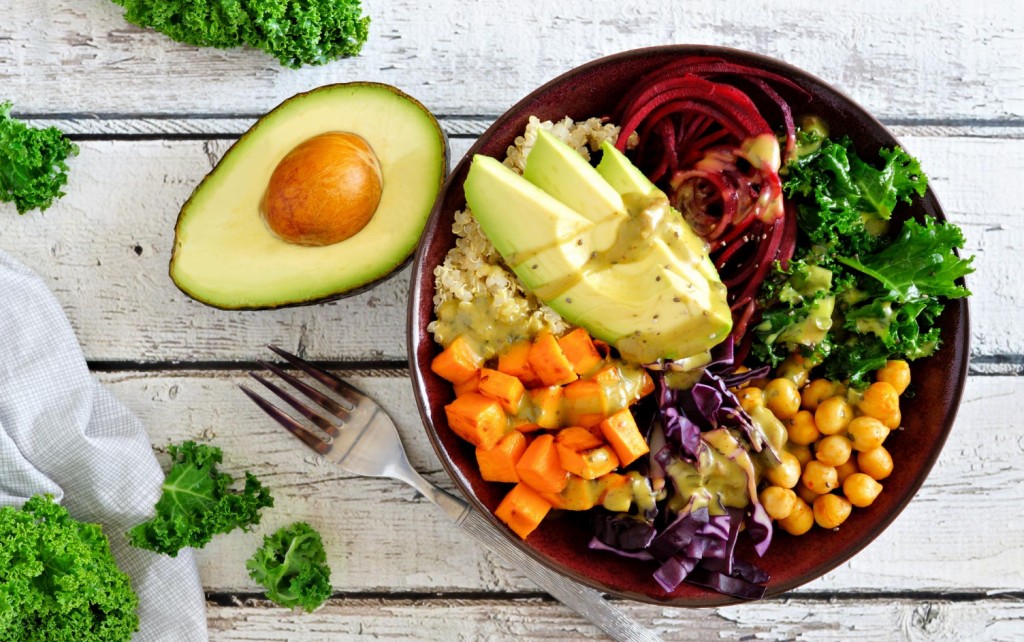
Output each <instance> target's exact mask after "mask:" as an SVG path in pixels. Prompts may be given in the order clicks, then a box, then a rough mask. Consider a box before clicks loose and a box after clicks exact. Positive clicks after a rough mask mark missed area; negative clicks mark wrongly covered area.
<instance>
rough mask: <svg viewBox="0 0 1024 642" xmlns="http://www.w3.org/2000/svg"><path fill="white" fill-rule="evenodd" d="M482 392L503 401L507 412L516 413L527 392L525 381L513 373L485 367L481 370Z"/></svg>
mask: <svg viewBox="0 0 1024 642" xmlns="http://www.w3.org/2000/svg"><path fill="white" fill-rule="evenodd" d="M480 392H481V394H483V395H484V396H486V397H493V398H495V399H497V400H498V401H500V402H501V407H502V408H504V409H505V412H507V413H510V414H515V413H516V412H517V411H518V410H519V404H520V402H522V400H523V395H524V394H526V388H524V387H523V383H522V382H521V381H519V379H516V378H515V377H513V376H512V375H508V374H505V373H504V372H499V371H497V370H491V369H490V368H483V369H481V370H480Z"/></svg>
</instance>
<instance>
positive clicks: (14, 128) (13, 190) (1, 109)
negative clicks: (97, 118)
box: [0, 102, 78, 214]
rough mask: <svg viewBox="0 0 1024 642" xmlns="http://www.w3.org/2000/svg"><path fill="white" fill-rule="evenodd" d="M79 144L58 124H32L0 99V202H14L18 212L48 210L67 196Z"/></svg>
mask: <svg viewBox="0 0 1024 642" xmlns="http://www.w3.org/2000/svg"><path fill="white" fill-rule="evenodd" d="M76 154H78V146H77V145H75V144H74V143H72V142H71V141H70V140H68V138H67V136H65V135H64V132H62V131H60V130H59V129H57V128H56V127H47V128H46V129H42V128H38V127H30V126H28V125H26V124H25V123H24V122H22V121H20V120H18V119H17V118H13V117H12V116H11V103H9V102H0V202H13V203H14V206H15V207H16V208H18V213H19V214H24V213H25V212H27V211H29V210H33V209H36V208H38V209H39V210H46V209H47V208H49V207H50V206H51V205H53V202H54V201H55V200H56V199H58V198H60V197H61V196H64V192H63V188H64V186H65V185H67V183H68V174H67V172H68V164H67V160H68V158H70V157H72V156H75V155H76Z"/></svg>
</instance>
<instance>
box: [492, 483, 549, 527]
mask: <svg viewBox="0 0 1024 642" xmlns="http://www.w3.org/2000/svg"><path fill="white" fill-rule="evenodd" d="M550 510H551V504H549V503H548V502H547V501H546V500H545V499H544V498H543V497H541V496H540V494H539V493H537V491H535V490H534V489H532V488H530V487H529V486H527V485H526V484H523V483H519V484H516V485H515V486H514V487H513V488H512V490H510V491H508V494H507V495H505V498H504V499H502V500H501V503H500V504H498V508H497V509H495V511H494V516H495V517H497V518H498V519H500V520H501V521H503V522H505V523H506V524H508V527H509V528H511V529H512V530H513V531H515V533H516V535H519V537H522V538H523V539H526V537H527V536H528V535H529V534H530V533H532V532H533V531H534V530H535V529H536V528H537V527H538V526H539V525H540V523H541V522H542V521H543V520H544V516H545V515H547V514H548V511H550Z"/></svg>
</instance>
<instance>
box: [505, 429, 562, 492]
mask: <svg viewBox="0 0 1024 642" xmlns="http://www.w3.org/2000/svg"><path fill="white" fill-rule="evenodd" d="M516 473H518V474H519V480H520V481H521V482H522V483H524V484H526V485H527V486H529V487H530V488H533V489H534V490H535V491H537V492H538V493H559V492H561V491H562V489H563V488H565V485H566V484H567V483H568V482H569V473H567V472H565V469H564V468H562V464H561V462H560V461H559V459H558V452H557V450H556V449H555V438H554V437H552V436H551V435H548V434H543V435H538V436H537V437H536V438H535V439H534V440H533V441H532V442H530V445H529V446H527V447H526V452H524V453H523V456H522V457H520V458H519V462H518V463H517V464H516Z"/></svg>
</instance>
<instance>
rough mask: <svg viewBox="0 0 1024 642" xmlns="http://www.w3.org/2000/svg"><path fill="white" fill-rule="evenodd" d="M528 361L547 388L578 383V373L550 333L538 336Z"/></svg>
mask: <svg viewBox="0 0 1024 642" xmlns="http://www.w3.org/2000/svg"><path fill="white" fill-rule="evenodd" d="M527 360H528V361H529V363H530V367H531V368H533V371H534V372H536V373H537V376H538V377H540V380H541V382H542V383H543V384H544V385H545V386H564V385H565V384H567V383H572V382H573V381H576V378H577V377H576V371H575V370H573V369H572V364H571V363H569V359H567V358H566V356H565V353H564V352H562V348H561V347H560V346H559V345H558V341H556V340H555V337H553V336H552V335H551V333H550V332H541V333H540V334H539V335H537V338H536V339H534V341H533V345H532V346H530V354H529V356H528V357H527Z"/></svg>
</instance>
